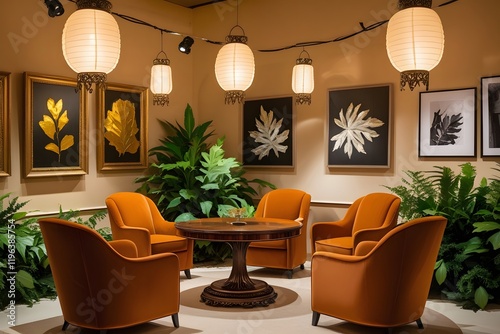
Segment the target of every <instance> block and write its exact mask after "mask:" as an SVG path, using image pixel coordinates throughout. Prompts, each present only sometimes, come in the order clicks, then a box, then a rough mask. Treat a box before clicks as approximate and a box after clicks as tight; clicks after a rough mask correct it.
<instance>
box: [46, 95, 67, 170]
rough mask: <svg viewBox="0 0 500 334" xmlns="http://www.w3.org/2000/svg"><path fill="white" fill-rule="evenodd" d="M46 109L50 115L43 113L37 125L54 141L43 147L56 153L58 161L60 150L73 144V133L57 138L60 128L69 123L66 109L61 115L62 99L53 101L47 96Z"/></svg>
mask: <svg viewBox="0 0 500 334" xmlns="http://www.w3.org/2000/svg"><path fill="white" fill-rule="evenodd" d="M47 110H48V111H49V113H50V115H43V120H41V121H39V122H38V125H39V126H40V128H42V130H43V132H44V133H45V135H47V137H49V138H50V139H52V140H53V141H54V142H53V143H49V144H47V145H45V149H46V150H47V151H51V152H54V153H56V154H57V155H58V161H59V162H60V161H61V152H62V151H64V150H67V149H69V148H70V147H71V146H73V145H74V144H75V138H74V136H73V135H65V136H64V137H63V139H62V140H61V139H60V138H59V137H60V135H61V130H62V129H63V128H64V126H65V125H66V124H68V123H69V118H68V111H67V110H65V111H64V112H63V113H62V115H61V111H62V110H63V100H62V99H60V100H59V101H57V102H55V101H54V99H53V98H48V99H47Z"/></svg>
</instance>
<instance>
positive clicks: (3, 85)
mask: <svg viewBox="0 0 500 334" xmlns="http://www.w3.org/2000/svg"><path fill="white" fill-rule="evenodd" d="M9 115H10V73H9V72H0V150H1V152H0V177H2V176H10V167H11V166H10V122H9Z"/></svg>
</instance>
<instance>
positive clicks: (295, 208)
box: [246, 189, 311, 278]
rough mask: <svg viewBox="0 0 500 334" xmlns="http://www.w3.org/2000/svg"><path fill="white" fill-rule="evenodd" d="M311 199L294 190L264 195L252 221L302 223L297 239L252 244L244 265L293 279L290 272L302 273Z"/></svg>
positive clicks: (274, 191) (271, 192)
mask: <svg viewBox="0 0 500 334" xmlns="http://www.w3.org/2000/svg"><path fill="white" fill-rule="evenodd" d="M310 203H311V195H309V194H307V193H305V192H304V191H301V190H296V189H276V190H272V191H270V192H268V193H267V194H265V195H264V196H263V197H262V199H261V200H260V202H259V205H258V206H257V210H256V211H255V217H265V218H281V219H291V220H296V221H298V222H301V223H302V228H301V234H300V235H299V236H298V237H295V238H291V239H286V240H276V241H261V242H251V243H250V246H249V247H248V250H247V257H246V259H247V265H250V266H259V267H268V268H278V269H285V270H286V274H287V276H288V278H292V275H293V269H294V268H295V267H297V266H300V268H301V269H304V263H305V262H306V257H307V236H306V231H307V219H308V216H309V206H310Z"/></svg>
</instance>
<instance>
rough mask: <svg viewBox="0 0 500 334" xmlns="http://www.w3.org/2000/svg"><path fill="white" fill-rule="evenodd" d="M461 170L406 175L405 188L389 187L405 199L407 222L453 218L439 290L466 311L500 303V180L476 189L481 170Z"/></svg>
mask: <svg viewBox="0 0 500 334" xmlns="http://www.w3.org/2000/svg"><path fill="white" fill-rule="evenodd" d="M460 168H461V169H460V173H459V174H456V173H455V172H453V171H452V170H451V169H450V168H448V167H435V169H434V170H431V171H406V172H405V173H406V176H407V178H403V180H402V185H399V186H395V187H387V188H388V189H389V190H391V191H392V192H394V193H395V194H397V195H399V196H400V197H401V199H402V202H401V208H400V216H401V217H402V219H403V220H410V219H414V218H417V217H423V216H429V215H442V216H444V217H446V218H447V219H448V224H447V227H446V230H445V233H444V236H443V241H442V244H441V248H440V251H439V256H438V261H437V262H436V266H435V275H434V277H435V281H434V286H438V287H439V289H440V290H441V291H442V292H443V293H444V295H445V296H446V297H447V298H449V299H451V300H456V301H460V302H462V303H463V307H464V308H470V309H474V310H477V309H479V308H481V309H484V308H485V307H486V305H487V304H488V302H490V301H491V300H499V298H500V224H499V223H498V222H499V218H500V204H499V202H500V179H498V178H493V179H491V180H490V182H489V183H488V180H487V179H486V178H482V179H481V180H480V182H479V184H478V185H477V186H476V176H477V175H476V169H475V167H474V166H472V164H471V163H465V164H463V165H461V166H460ZM496 170H497V171H500V170H498V169H496Z"/></svg>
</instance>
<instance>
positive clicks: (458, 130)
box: [418, 87, 477, 157]
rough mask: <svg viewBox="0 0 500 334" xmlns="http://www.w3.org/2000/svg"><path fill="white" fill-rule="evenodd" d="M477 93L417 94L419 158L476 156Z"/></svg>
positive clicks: (451, 91) (468, 89) (474, 89)
mask: <svg viewBox="0 0 500 334" xmlns="http://www.w3.org/2000/svg"><path fill="white" fill-rule="evenodd" d="M476 91H477V89H476V87H472V88H459V89H452V90H439V91H426V92H420V99H419V131H418V133H419V139H418V156H419V157H475V156H476Z"/></svg>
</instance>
